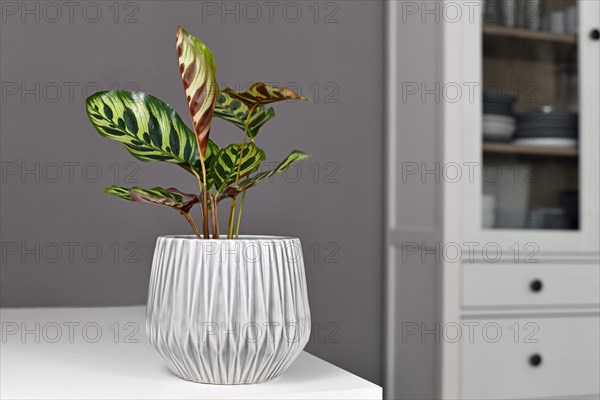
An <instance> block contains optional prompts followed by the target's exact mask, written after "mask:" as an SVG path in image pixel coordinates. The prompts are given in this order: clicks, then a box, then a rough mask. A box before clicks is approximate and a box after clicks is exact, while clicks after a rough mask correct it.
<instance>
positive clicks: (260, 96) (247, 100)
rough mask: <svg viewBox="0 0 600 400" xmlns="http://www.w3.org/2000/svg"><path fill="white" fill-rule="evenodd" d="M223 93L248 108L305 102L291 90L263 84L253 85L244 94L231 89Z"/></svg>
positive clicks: (226, 89) (304, 98)
mask: <svg viewBox="0 0 600 400" xmlns="http://www.w3.org/2000/svg"><path fill="white" fill-rule="evenodd" d="M223 91H224V92H225V93H227V94H228V95H229V96H231V97H233V98H234V99H238V100H239V101H241V102H242V103H244V104H246V105H247V106H248V107H253V106H259V105H264V104H269V103H275V102H277V101H283V100H306V97H302V96H300V95H299V94H298V93H296V92H294V91H293V90H291V89H288V88H278V87H275V86H271V85H267V84H266V83H264V82H256V83H253V84H252V85H251V86H250V88H249V89H248V90H246V91H245V92H236V91H235V90H233V89H231V88H225V89H223Z"/></svg>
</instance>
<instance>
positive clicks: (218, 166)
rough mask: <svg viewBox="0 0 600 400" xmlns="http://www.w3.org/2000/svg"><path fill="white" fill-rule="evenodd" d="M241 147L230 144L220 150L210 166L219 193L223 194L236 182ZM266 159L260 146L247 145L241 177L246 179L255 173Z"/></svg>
mask: <svg viewBox="0 0 600 400" xmlns="http://www.w3.org/2000/svg"><path fill="white" fill-rule="evenodd" d="M241 147H242V145H241V144H230V145H229V146H227V147H224V148H222V149H220V150H219V152H218V153H217V155H216V156H215V157H214V159H213V161H212V163H211V166H210V167H211V168H210V174H211V177H212V181H213V182H214V184H215V189H216V191H217V193H221V192H222V191H223V189H225V188H226V187H227V186H228V185H230V184H232V183H233V182H235V179H236V176H237V173H238V162H239V161H240V150H241ZM265 159H266V155H265V152H264V151H262V150H261V149H260V148H259V147H258V146H256V145H255V144H254V143H247V144H245V145H244V151H243V155H242V156H241V166H240V167H239V168H240V175H239V176H240V177H244V176H247V175H249V174H251V173H253V172H255V171H256V170H257V169H258V168H259V167H260V163H261V162H263V161H264V160H265Z"/></svg>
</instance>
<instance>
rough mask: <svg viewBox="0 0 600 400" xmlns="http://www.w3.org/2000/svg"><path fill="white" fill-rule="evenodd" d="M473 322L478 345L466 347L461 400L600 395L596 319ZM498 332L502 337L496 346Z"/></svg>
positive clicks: (599, 365) (520, 319)
mask: <svg viewBox="0 0 600 400" xmlns="http://www.w3.org/2000/svg"><path fill="white" fill-rule="evenodd" d="M471 322H473V323H478V324H479V325H478V326H477V328H478V329H477V328H476V329H475V330H474V332H475V334H474V335H473V340H472V341H469V340H465V341H464V342H463V350H462V364H463V374H462V393H463V397H462V398H464V399H477V400H483V399H528V398H549V397H551V398H571V397H572V396H585V395H588V396H589V395H596V396H597V395H598V394H599V393H600V384H599V381H600V347H599V343H600V341H599V340H598V339H599V335H600V329H599V325H600V324H599V319H598V318H597V317H593V316H591V317H569V318H539V319H525V318H505V319H496V320H478V321H471ZM484 327H485V328H484ZM497 332H500V336H501V337H500V338H499V339H498V341H495V340H496V334H497ZM538 362H539V364H538V365H535V364H536V363H538Z"/></svg>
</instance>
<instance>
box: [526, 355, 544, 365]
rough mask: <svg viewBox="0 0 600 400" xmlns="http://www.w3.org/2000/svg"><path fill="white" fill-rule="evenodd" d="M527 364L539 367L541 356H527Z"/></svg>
mask: <svg viewBox="0 0 600 400" xmlns="http://www.w3.org/2000/svg"><path fill="white" fill-rule="evenodd" d="M529 364H531V366H532V367H539V366H540V365H541V364H542V356H541V355H539V354H534V355H532V356H531V357H529Z"/></svg>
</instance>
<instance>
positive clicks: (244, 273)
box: [146, 236, 310, 384]
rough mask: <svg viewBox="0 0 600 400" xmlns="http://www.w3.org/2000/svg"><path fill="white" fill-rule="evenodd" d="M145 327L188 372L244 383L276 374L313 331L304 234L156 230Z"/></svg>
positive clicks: (174, 364)
mask: <svg viewBox="0 0 600 400" xmlns="http://www.w3.org/2000/svg"><path fill="white" fill-rule="evenodd" d="M146 330H147V334H148V338H149V340H150V343H151V344H152V345H153V346H154V347H155V348H156V350H158V352H159V353H160V355H161V356H162V358H163V359H164V361H165V362H166V364H167V365H168V367H169V368H170V369H171V371H173V373H175V374H176V375H178V376H179V377H181V378H183V379H186V380H190V381H194V382H202V383H214V384H242V383H258V382H265V381H269V380H271V379H274V378H277V377H278V376H279V375H281V373H282V372H283V371H285V370H286V368H287V367H289V366H290V364H291V363H292V362H293V361H294V359H295V358H296V357H297V356H298V355H299V354H300V352H301V351H302V349H303V348H304V346H305V345H306V343H307V342H308V339H309V336H310V310H309V306H308V296H307V290H306V278H305V274H304V261H303V257H302V248H301V245H300V240H299V239H294V238H286V237H270V236H240V239H239V240H202V239H197V238H196V237H195V236H161V237H159V238H158V241H157V243H156V249H155V252H154V260H153V263H152V273H151V277H150V287H149V290H148V305H147V308H146Z"/></svg>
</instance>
